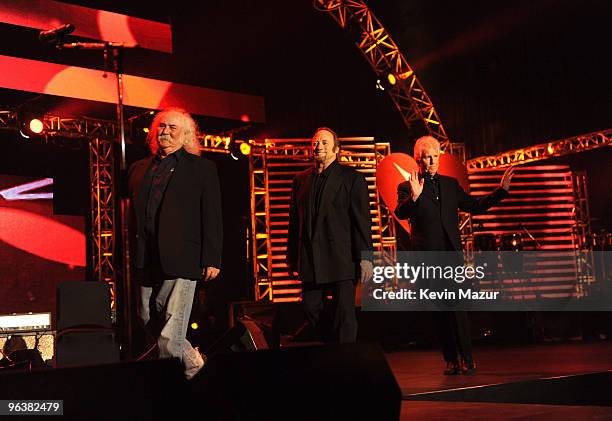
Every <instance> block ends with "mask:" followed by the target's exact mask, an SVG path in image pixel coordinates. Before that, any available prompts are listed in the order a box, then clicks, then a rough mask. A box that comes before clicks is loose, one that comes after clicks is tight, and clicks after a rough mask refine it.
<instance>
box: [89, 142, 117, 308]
mask: <svg viewBox="0 0 612 421" xmlns="http://www.w3.org/2000/svg"><path fill="white" fill-rule="evenodd" d="M113 142H114V140H109V139H102V138H94V139H92V140H91V141H90V142H89V179H90V198H91V243H92V244H91V245H92V247H91V249H92V253H91V267H92V272H93V278H94V280H96V281H99V282H105V283H107V284H108V285H109V287H110V291H111V309H112V311H113V315H114V314H116V303H117V300H116V297H117V288H116V274H115V268H114V263H113V261H114V257H115V245H116V239H115V226H116V224H115V221H116V219H115V218H116V215H115V194H114V168H115V167H114V158H113ZM113 320H114V317H113Z"/></svg>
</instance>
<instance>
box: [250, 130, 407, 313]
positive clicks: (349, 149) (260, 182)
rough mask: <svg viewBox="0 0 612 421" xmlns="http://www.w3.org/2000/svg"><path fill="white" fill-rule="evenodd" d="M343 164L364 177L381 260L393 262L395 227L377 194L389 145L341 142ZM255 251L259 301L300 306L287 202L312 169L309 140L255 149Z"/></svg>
mask: <svg viewBox="0 0 612 421" xmlns="http://www.w3.org/2000/svg"><path fill="white" fill-rule="evenodd" d="M341 145H342V146H341V151H340V157H339V159H340V162H341V163H342V164H343V165H349V166H352V167H354V168H356V169H357V170H358V171H360V172H362V173H364V175H365V177H366V181H367V183H368V191H369V196H370V212H371V216H372V231H373V235H372V239H373V242H374V247H375V249H376V250H377V251H379V252H382V255H383V258H384V259H386V260H389V261H395V251H396V240H395V226H394V223H393V217H392V212H391V210H389V209H387V208H386V207H385V205H384V204H383V202H382V201H381V199H380V197H379V195H378V192H377V190H376V166H377V163H378V162H380V160H382V159H383V158H384V157H385V156H387V155H388V154H389V153H390V151H391V150H390V146H389V144H388V143H374V140H373V139H372V138H344V139H341ZM252 146H253V149H252V152H251V155H250V172H251V226H252V233H251V240H252V244H251V250H252V259H253V261H252V264H253V274H254V280H255V286H254V287H255V298H256V300H258V301H261V300H266V301H272V302H290V301H299V300H300V296H301V284H300V281H299V280H297V279H295V278H293V277H291V276H290V275H289V273H288V268H287V265H286V247H287V234H288V221H289V202H290V195H291V183H292V180H293V176H294V175H295V174H296V173H297V172H299V171H302V170H304V169H305V168H308V167H309V166H310V165H312V158H311V156H310V139H275V140H266V141H265V142H262V143H254V144H252Z"/></svg>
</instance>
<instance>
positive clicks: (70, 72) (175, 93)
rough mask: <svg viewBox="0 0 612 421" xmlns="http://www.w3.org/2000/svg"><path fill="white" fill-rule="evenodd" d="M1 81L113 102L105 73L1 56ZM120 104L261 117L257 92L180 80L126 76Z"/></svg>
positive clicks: (111, 81) (235, 117)
mask: <svg viewBox="0 0 612 421" xmlns="http://www.w3.org/2000/svg"><path fill="white" fill-rule="evenodd" d="M0 68H2V72H0V86H2V87H3V88H8V89H15V90H20V91H28V92H37V93H41V94H48V95H57V96H63V97H69V98H77V99H85V100H91V101H100V102H106V103H111V104H115V103H116V100H117V86H116V81H115V79H114V78H112V77H106V78H105V77H103V75H104V74H105V72H103V71H100V70H93V69H86V68H83V67H75V66H65V65H61V64H55V63H46V62H42V61H36V60H28V59H23V58H17V57H10V56H3V55H0ZM123 81H124V87H125V95H124V104H125V105H129V106H133V107H140V108H148V109H156V110H159V109H164V108H168V107H179V108H183V109H185V110H186V111H188V112H190V113H193V114H199V115H205V116H211V117H220V118H227V119H232V120H240V119H241V118H242V117H243V116H244V115H248V116H249V119H250V120H251V121H255V122H265V107H264V99H263V97H260V96H254V95H247V94H239V93H235V92H227V91H221V90H218V89H209V88H202V87H198V86H192V85H184V84H180V83H173V82H168V81H164V80H157V79H150V78H145V77H139V76H132V75H124V77H123Z"/></svg>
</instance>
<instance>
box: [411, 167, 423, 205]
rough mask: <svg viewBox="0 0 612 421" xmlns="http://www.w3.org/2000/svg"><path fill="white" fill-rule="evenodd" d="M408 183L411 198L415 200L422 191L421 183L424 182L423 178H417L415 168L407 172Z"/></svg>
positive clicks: (417, 173) (417, 174)
mask: <svg viewBox="0 0 612 421" xmlns="http://www.w3.org/2000/svg"><path fill="white" fill-rule="evenodd" d="M408 183H409V184H410V192H411V193H412V200H414V201H416V200H417V199H418V198H419V196H420V195H421V193H422V192H423V183H425V179H424V178H421V179H420V180H419V172H418V171H417V170H412V171H410V172H409V173H408Z"/></svg>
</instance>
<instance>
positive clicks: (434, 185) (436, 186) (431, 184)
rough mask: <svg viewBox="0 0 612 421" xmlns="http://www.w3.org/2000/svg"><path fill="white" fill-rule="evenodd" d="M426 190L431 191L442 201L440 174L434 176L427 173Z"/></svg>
mask: <svg viewBox="0 0 612 421" xmlns="http://www.w3.org/2000/svg"><path fill="white" fill-rule="evenodd" d="M424 177H425V186H424V187H425V188H427V189H429V191H430V192H431V193H432V194H433V197H434V198H435V199H436V200H437V201H440V177H438V173H435V174H434V175H431V174H429V173H428V172H426V173H425V176H424Z"/></svg>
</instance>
